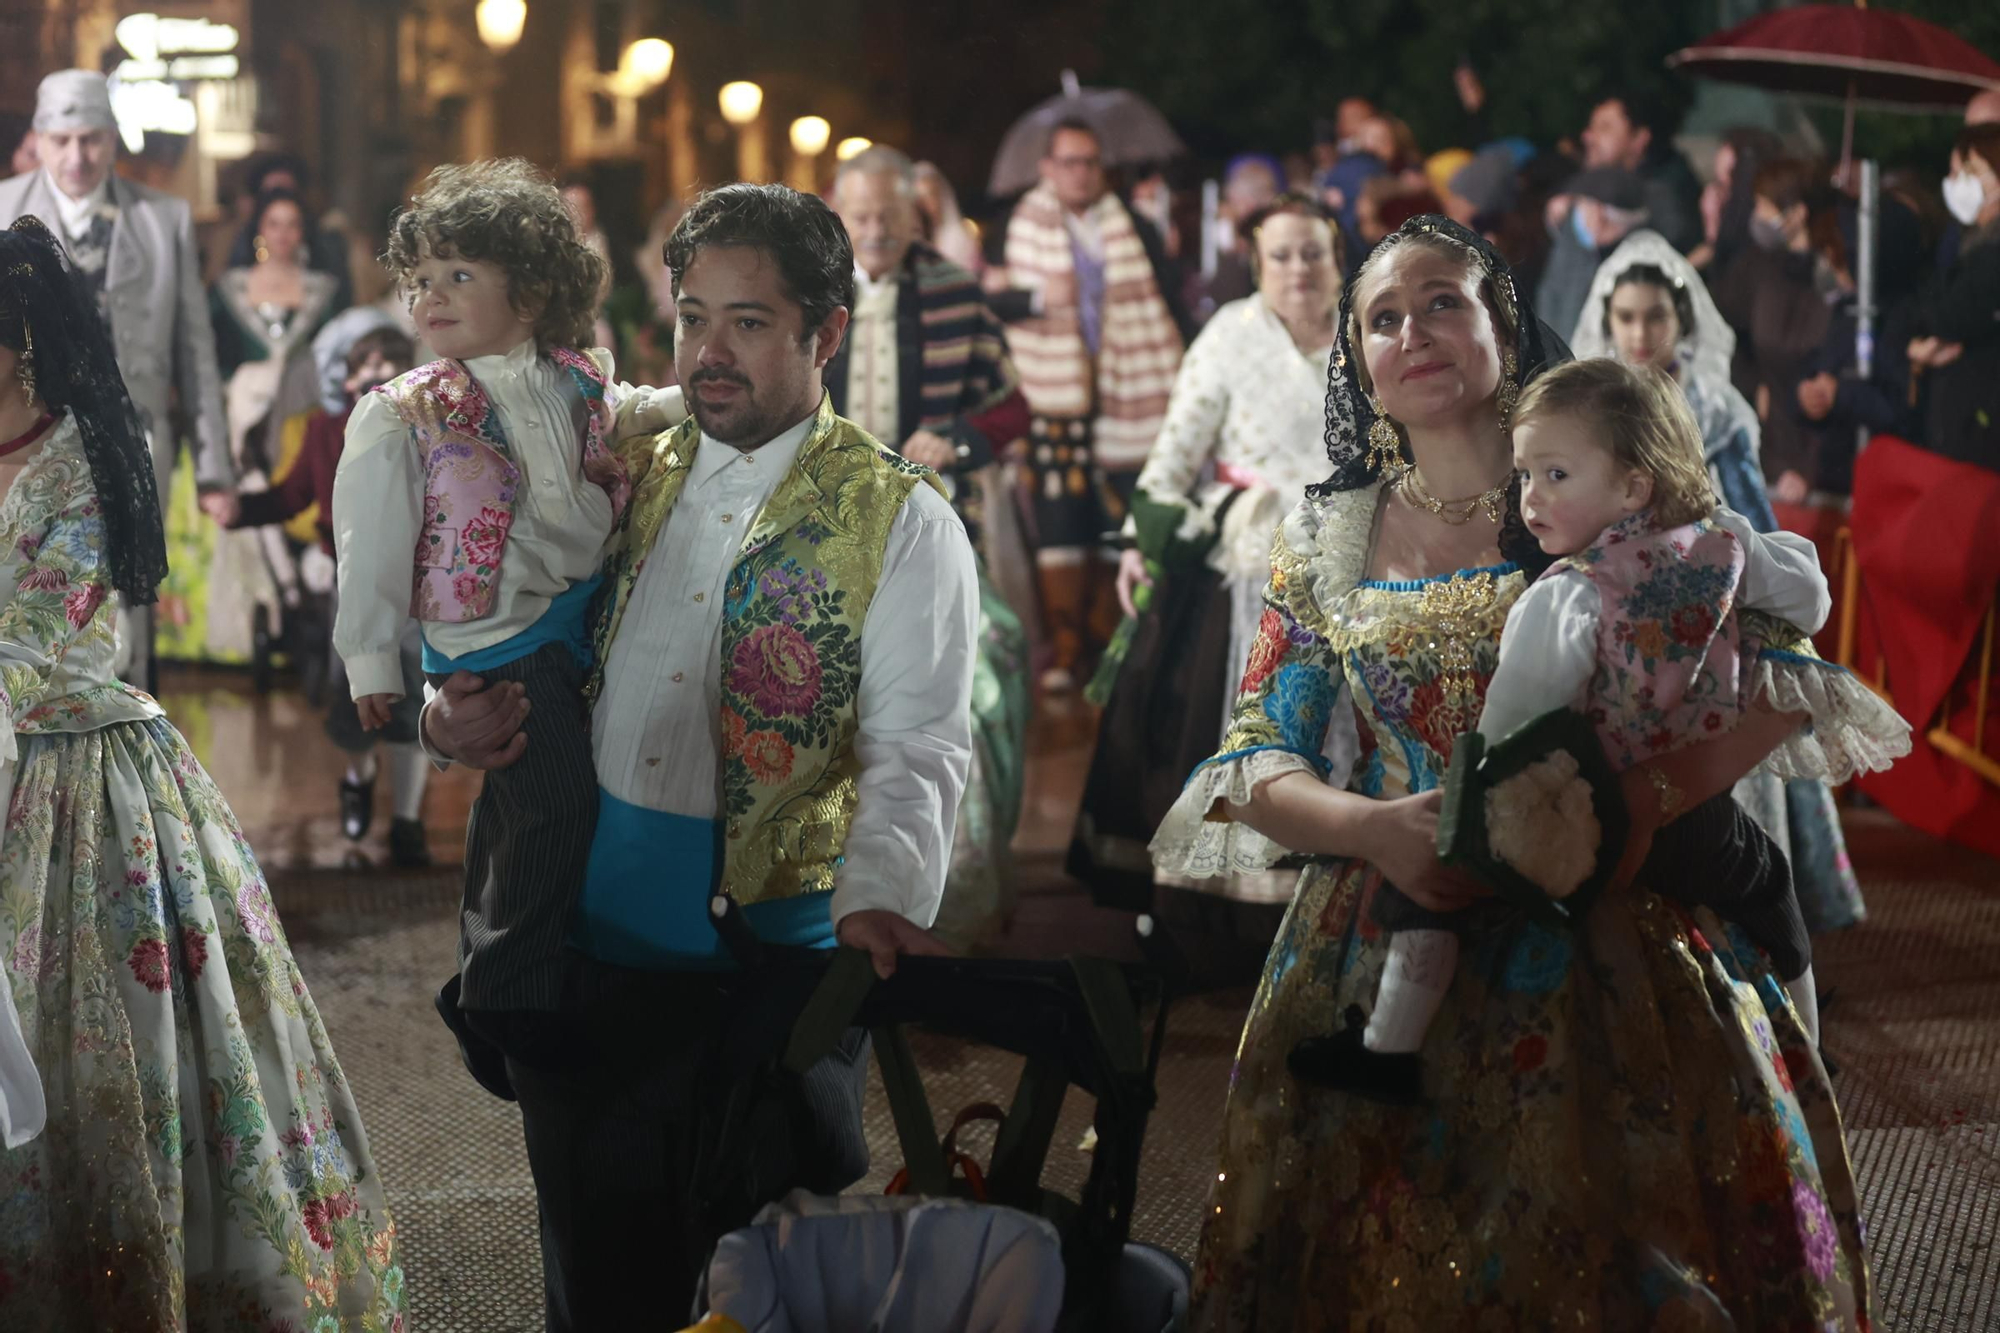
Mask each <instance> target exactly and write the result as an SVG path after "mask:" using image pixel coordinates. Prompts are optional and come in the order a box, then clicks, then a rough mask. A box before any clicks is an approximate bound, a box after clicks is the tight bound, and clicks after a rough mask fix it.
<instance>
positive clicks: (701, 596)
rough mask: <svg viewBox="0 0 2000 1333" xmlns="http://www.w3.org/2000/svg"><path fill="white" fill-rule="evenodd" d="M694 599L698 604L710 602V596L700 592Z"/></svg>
mask: <svg viewBox="0 0 2000 1333" xmlns="http://www.w3.org/2000/svg"><path fill="white" fill-rule="evenodd" d="M694 599H695V600H696V601H697V602H705V601H707V600H708V594H707V593H705V592H698V593H696V594H695V595H694Z"/></svg>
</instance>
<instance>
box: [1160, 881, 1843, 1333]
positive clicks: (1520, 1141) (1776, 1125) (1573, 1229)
mask: <svg viewBox="0 0 2000 1333" xmlns="http://www.w3.org/2000/svg"><path fill="white" fill-rule="evenodd" d="M1380 884H1381V879H1380V876H1379V875H1378V874H1376V873H1375V872H1373V871H1372V870H1370V869H1368V868H1367V867H1364V866H1361V865H1359V864H1357V863H1344V864H1341V865H1334V866H1316V867H1314V868H1313V869H1311V870H1309V871H1308V872H1307V873H1306V875H1305V876H1304V877H1303V878H1302V880H1301V884H1300V891H1299V895H1298V897H1297V899H1296V900H1295V901H1294V902H1293V904H1292V907H1291V910H1290V912H1289V913H1288V915H1287V916H1286V918H1285V922H1284V925H1283V926H1282V927H1281V928H1280V930H1279V934H1278V939H1277V942H1276V943H1275V944H1274V945H1273V946H1272V950H1271V954H1270V957H1269V960H1268V962H1267V964H1266V968H1265V972H1264V977H1263V980H1262V982H1261V984H1260V985H1259V987H1258V990H1257V995H1256V998H1255V1001H1254V1002H1253V1005H1252V1008H1251V1011H1250V1017H1249V1019H1248V1022H1247V1024H1246V1026H1245V1028H1244V1032H1243V1039H1242V1044H1241V1046H1240V1048H1239V1050H1238V1054H1237V1061H1236V1066H1235V1069H1234V1071H1233V1073H1232V1076H1231V1084H1230V1091H1229V1102H1228V1110H1227V1113H1226V1115H1225V1118H1224V1122H1223V1142H1222V1152H1221V1160H1220V1164H1219V1165H1218V1167H1217V1173H1216V1181H1215V1184H1214V1186H1213V1190H1212V1194H1211V1197H1210V1199H1209V1206H1208V1211H1207V1214H1206V1217H1205V1225H1204V1228H1203V1233H1202V1239H1201V1246H1200V1252H1199V1255H1198V1257H1197V1260H1196V1277H1195V1309H1194V1319H1193V1321H1192V1327H1194V1328H1196V1329H1200V1330H1210V1331H1212V1330H1242V1331H1244V1333H1248V1331H1249V1330H1256V1333H1285V1331H1286V1330H1298V1331H1300V1333H1305V1331H1307V1330H1312V1331H1315V1333H1316V1331H1317V1330H1323V1329H1342V1328H1357V1329H1360V1328H1366V1329H1380V1330H1423V1331H1424V1333H1431V1331H1432V1330H1446V1329H1479V1330H1484V1329H1494V1330H1511V1329H1529V1328H1556V1327H1562V1328H1589V1329H1656V1328H1657V1329H1702V1330H1710V1329H1741V1330H1751V1329H1755V1330H1794V1329H1797V1330H1806V1329H1810V1330H1815V1333H1818V1331H1819V1330H1828V1329H1832V1330H1850V1331H1852V1330H1863V1329H1866V1328H1868V1326H1869V1325H1868V1319H1869V1301H1870V1297H1869V1279H1868V1268H1867V1261H1866V1258H1865V1255H1864V1252H1863V1246H1862V1237H1861V1228H1860V1222H1859V1216H1858V1213H1857V1209H1856V1199H1855V1189H1854V1177H1853V1170H1852V1167H1851V1165H1850V1163H1849V1160H1848V1155H1847V1147H1846V1143H1845V1140H1844V1138H1843V1136H1842V1131H1841V1125H1840V1116H1839V1112H1838V1110H1837V1108H1836V1107H1835V1104H1834V1099H1833V1094H1832V1090H1831V1087H1830V1085H1829V1083H1828V1080H1827V1076H1826V1072H1825V1069H1824V1067H1823V1066H1822V1065H1821V1063H1820V1060H1819V1057H1818V1055H1817V1053H1816V1052H1815V1051H1814V1050H1813V1049H1812V1048H1811V1046H1810V1045H1809V1044H1808V1042H1807V1041H1806V1038H1805V1035H1804V1032H1803V1031H1802V1029H1801V1028H1800V1026H1799V1022H1798V1019H1797V1016H1796V1014H1795V1012H1794V1011H1793V1010H1792V1009H1791V1007H1790V1006H1789V1004H1788V1003H1787V1002H1786V1000H1785V998H1784V992H1783V990H1782V989H1781V988H1780V986H1779V985H1778V982H1777V979H1776V978H1775V977H1774V976H1773V975H1772V974H1771V972H1770V970H1769V968H1768V966H1767V965H1766V963H1765V961H1764V960H1763V958H1762V955H1760V954H1758V953H1757V952H1756V950H1755V949H1754V948H1753V947H1752V946H1751V945H1749V943H1748V942H1747V941H1745V940H1742V939H1741V938H1740V937H1739V936H1737V935H1736V934H1735V932H1734V931H1733V929H1732V928H1729V927H1726V926H1725V925H1723V923H1722V922H1720V921H1719V920H1718V919H1717V918H1715V917H1714V916H1713V915H1712V914H1709V913H1707V912H1706V911H1702V912H1697V913H1694V914H1692V915H1690V914H1688V913H1686V912H1684V911H1683V910H1681V909H1680V908H1677V907H1675V906H1673V905H1672V904H1670V903H1668V902H1666V901H1665V900H1663V899H1661V898H1659V897H1657V896H1655V895H1653V894H1650V893H1645V892H1640V891H1633V892H1629V893H1626V894H1624V895H1622V896H1619V897H1617V898H1615V899H1609V900H1606V901H1604V902H1601V903H1600V904H1599V905H1598V906H1597V907H1596V908H1595V909H1594V910H1593V911H1592V913H1591V915H1590V916H1589V918H1588V919H1587V921H1586V922H1585V923H1584V925H1583V926H1582V927H1581V928H1580V929H1579V930H1578V931H1576V932H1574V933H1572V932H1569V931H1567V930H1562V929H1552V928H1544V927H1540V926H1537V925H1533V924H1527V923H1519V924H1507V925H1500V926H1496V927H1494V928H1492V929H1491V930H1490V931H1481V932H1473V933H1470V934H1468V936H1467V937H1466V939H1465V941H1464V944H1463V952H1462V954H1461V957H1460V961H1459V967H1458V971H1457V974H1456V976H1455V978H1454V980H1453V982H1452V987H1451V991H1450V994H1449V995H1448V996H1447V998H1446V1001H1445V1005H1444V1008H1443V1010H1442V1011H1441V1012H1440V1013H1439V1015H1438V1017H1437V1020H1436V1021H1435V1022H1434V1023H1433V1024H1432V1025H1431V1029H1430V1033H1429V1037H1428V1039H1427V1041H1426V1044H1425V1046H1424V1051H1423V1061H1424V1078H1425V1087H1426V1093H1427V1097H1426V1102H1425V1104H1424V1105H1422V1106H1419V1107H1412V1108H1403V1107H1391V1106H1385V1105H1381V1104H1378V1103H1375V1102H1372V1101H1367V1100H1363V1099H1361V1098H1358V1097H1355V1096H1352V1095H1350V1094H1346V1093H1341V1092H1326V1091H1319V1090H1314V1089H1304V1088H1302V1087H1301V1086H1300V1085H1299V1084H1298V1083H1297V1082H1295V1081H1294V1080H1293V1079H1292V1077H1291V1075H1290V1074H1289V1073H1288V1072H1287V1070H1286V1067H1285V1057H1286V1054H1287V1052H1289V1051H1290V1049H1291V1047H1292V1045H1293V1044H1294V1043H1295V1042H1296V1041H1297V1040H1298V1039H1299V1038H1301V1037H1304V1036H1308V1035H1313V1034H1323V1033H1327V1032H1331V1031H1333V1030H1335V1028H1336V1026H1337V1024H1338V1021H1339V1019H1338V1015H1339V1014H1340V1013H1341V1012H1342V1011H1343V1010H1344V1009H1345V1008H1346V1007H1347V1006H1348V1005H1350V1004H1359V1005H1361V1006H1362V1007H1363V1008H1364V1009H1365V1008H1368V1007H1369V1006H1371V1005H1372V1003H1373V997H1374V994H1375V991H1376V985H1377V982H1378V980H1379V978H1380V976H1381V971H1382V962H1383V958H1384V956H1385V953H1386V948H1385V946H1386V944H1387V938H1388V937H1387V936H1386V935H1383V934H1381V933H1380V932H1379V931H1378V930H1377V928H1376V927H1375V926H1374V925H1373V924H1372V921H1371V918H1370V914H1369V911H1368V908H1369V898H1370V897H1371V895H1372V894H1373V893H1374V892H1376V891H1377V889H1378V887H1379V885H1380Z"/></svg>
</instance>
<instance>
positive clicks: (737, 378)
mask: <svg viewBox="0 0 2000 1333" xmlns="http://www.w3.org/2000/svg"><path fill="white" fill-rule="evenodd" d="M688 383H689V384H691V385H692V384H735V385H739V386H741V387H742V388H745V389H747V388H749V387H750V381H749V380H748V379H747V378H745V377H744V376H742V375H739V374H737V373H736V372H735V371H733V370H699V371H696V372H695V373H694V374H693V375H690V376H689V377H688Z"/></svg>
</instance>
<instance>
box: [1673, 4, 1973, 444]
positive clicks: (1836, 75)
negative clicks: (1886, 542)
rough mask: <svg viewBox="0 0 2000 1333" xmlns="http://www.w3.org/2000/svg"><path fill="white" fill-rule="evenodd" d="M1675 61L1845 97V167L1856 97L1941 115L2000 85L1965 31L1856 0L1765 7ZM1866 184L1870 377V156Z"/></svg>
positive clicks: (1859, 350) (1860, 320) (1785, 89)
mask: <svg viewBox="0 0 2000 1333" xmlns="http://www.w3.org/2000/svg"><path fill="white" fill-rule="evenodd" d="M1667 63H1668V64H1669V65H1672V66H1676V67H1678V68H1679V69H1681V70H1682V71H1684V72H1685V73H1688V74H1698V75H1701V76H1703V77H1705V78H1711V79H1718V80H1720V81H1722V82H1724V83H1747V84H1750V85H1751V86H1753V87H1757V88H1768V89H1770V90H1772V91H1773V92H1782V93H1796V94H1801V95H1803V96H1807V97H1831V98H1838V99H1839V100H1841V101H1843V102H1845V103H1846V104H1847V124H1846V128H1845V130H1844V132H1843V133H1842V135H1841V144H1840V160H1841V164H1842V166H1843V167H1845V165H1846V164H1847V162H1848V160H1849V158H1850V157H1851V156H1852V150H1853V145H1854V108H1855V107H1856V106H1857V105H1859V104H1867V105H1872V106H1880V107H1885V108H1888V109H1890V110H1896V111H1928V112H1932V113H1934V114H1935V113H1938V112H1948V111H1956V110H1957V109H1959V108H1960V107H1962V106H1964V105H1965V104H1966V103H1967V102H1969V101H1971V100H1972V95H1973V94H1974V93H1977V92H1980V91H1982V90H1984V89H1987V88H2000V65H1996V64H1995V63H1993V61H1991V60H1989V59H1987V58H1986V56H1985V55H1983V54H1981V53H1980V51H1979V50H1978V49H1977V48H1975V47H1973V46H1971V45H1970V44H1968V43H1967V42H1966V41H1964V40H1963V39H1962V38H1960V37H1958V36H1957V35H1955V34H1953V33H1951V32H1948V31H1946V30H1945V29H1943V28H1940V27H1938V26H1937V25H1936V24H1935V23H1926V22H1925V21H1924V20H1922V19H1920V18H1912V17H1911V16H1910V15H1908V14H1898V13H1896V12H1895V11H1894V10H1889V9H1870V8H1868V5H1867V0H1858V3H1857V4H1856V5H1854V6H1853V7H1849V6H1847V5H1794V6H1793V7H1791V8H1790V9H1780V10H1776V11H1774V12H1772V13H1768V14H1759V15H1758V16H1757V17H1756V18H1753V19H1751V20H1750V21H1749V22H1747V23H1739V24H1737V25H1736V26H1735V27H1733V28H1730V29H1729V30H1727V31H1726V32H1719V33H1716V34H1715V35H1714V36H1713V37H1710V38H1708V39H1706V40H1705V41H1701V42H1697V43H1695V44H1694V45H1693V46H1690V47H1688V48H1687V49H1686V50H1684V51H1676V52H1675V53H1674V54H1672V55H1670V56H1668V57H1667ZM1860 185H1861V209H1860V219H1859V227H1858V231H1859V236H1858V240H1859V242H1860V244H1859V246H1858V249H1859V250H1860V252H1861V253H1860V257H1859V262H1858V263H1857V264H1856V266H1855V270H1856V272H1855V276H1856V279H1857V283H1856V285H1857V286H1858V287H1859V289H1860V290H1859V292H1858V296H1859V298H1860V308H1859V310H1858V311H1857V318H1856V321H1855V334H1854V341H1855V361H1856V363H1857V364H1858V365H1859V367H1860V369H1861V372H1862V373H1863V374H1864V375H1865V374H1867V372H1868V368H1869V366H1870V365H1871V364H1872V362H1873V360H1874V344H1875V332H1874V313H1875V309H1874V307H1875V239H1874V237H1875V212H1876V206H1877V194H1878V192H1879V188H1880V187H1879V184H1878V181H1877V178H1876V175H1875V164H1874V163H1872V162H1864V163H1863V164H1862V171H1861V181H1860ZM1864 443H1865V441H1864Z"/></svg>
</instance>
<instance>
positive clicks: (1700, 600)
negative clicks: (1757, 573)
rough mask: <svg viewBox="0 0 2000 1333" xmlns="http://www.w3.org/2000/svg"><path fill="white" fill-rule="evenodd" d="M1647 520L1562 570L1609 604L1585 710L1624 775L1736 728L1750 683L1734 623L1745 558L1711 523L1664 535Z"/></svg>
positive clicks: (1612, 535)
mask: <svg viewBox="0 0 2000 1333" xmlns="http://www.w3.org/2000/svg"><path fill="white" fill-rule="evenodd" d="M1646 520H1647V515H1646V514H1645V513H1643V512H1642V513H1640V514H1637V515H1634V516H1633V517H1632V518H1629V519H1626V520H1625V521H1624V522H1622V523H1620V524H1618V525H1617V526H1616V527H1613V528H1611V529H1609V530H1608V532H1607V533H1606V536H1605V540H1604V541H1603V542H1602V543H1600V544H1599V545H1597V546H1594V547H1592V548H1591V549H1589V550H1588V551H1584V552H1582V553H1580V554H1578V555H1574V556H1570V557H1569V558H1567V559H1566V560H1563V561H1560V562H1558V563H1559V566H1567V567H1569V568H1572V569H1577V570H1580V571H1582V572H1583V573H1584V574H1586V575H1588V576H1589V578H1590V580H1591V582H1592V583H1594V584H1595V585H1596V586H1597V589H1598V592H1599V595H1600V596H1601V597H1602V598H1603V608H1604V610H1603V616H1602V617H1601V619H1600V621H1599V626H1598V662H1597V671H1596V673H1595V674H1594V675H1593V676H1592V677H1591V682H1590V688H1589V697H1588V699H1587V700H1586V703H1587V708H1588V711H1589V714H1590V719H1591V721H1592V722H1593V723H1595V724H1596V726H1597V734H1598V738H1599V739H1600V740H1602V741H1603V742H1604V748H1605V754H1606V755H1607V757H1608V758H1609V759H1610V760H1611V762H1612V764H1613V765H1614V766H1616V767H1618V768H1620V769H1624V768H1630V767H1631V766H1632V765H1634V764H1639V763H1643V762H1645V761H1646V760H1647V759H1649V758H1651V757H1652V756H1654V755H1656V754H1662V753H1665V752H1666V751H1668V750H1672V749H1676V748H1678V747H1679V746H1682V745H1686V744H1688V743H1690V742H1692V741H1695V740H1698V739H1700V738H1701V737H1703V736H1706V735H1712V734H1714V733H1717V732H1721V731H1726V730H1728V729H1730V728H1731V727H1734V726H1735V725H1736V723H1737V721H1738V720H1739V719H1740V718H1741V716H1742V712H1743V703H1744V700H1743V692H1744V685H1745V684H1746V682H1747V679H1748V677H1747V674H1746V671H1745V661H1744V655H1743V644H1742V635H1741V632H1740V630H1739V628H1738V626H1737V622H1736V617H1735V615H1734V611H1735V604H1736V588H1737V585H1738V583H1740V582H1741V580H1742V577H1743V552H1742V549H1741V548H1740V547H1739V546H1738V545H1737V542H1736V539H1735V538H1734V537H1732V536H1731V535H1730V534H1729V533H1728V532H1727V531H1725V530H1723V529H1721V528H1718V527H1716V526H1715V525H1714V524H1713V523H1710V522H1708V521H1707V520H1702V521H1700V522H1697V523H1693V524H1690V525H1688V526H1686V527H1681V528H1675V529H1672V530H1671V531H1667V532H1659V531H1655V530H1653V529H1651V528H1650V527H1648V526H1647V525H1646Z"/></svg>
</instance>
